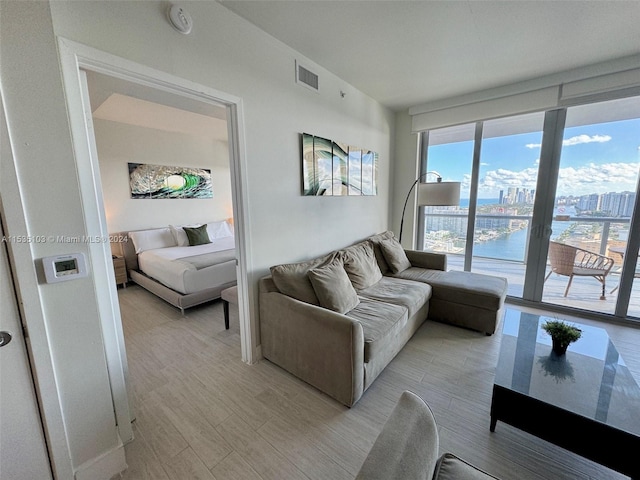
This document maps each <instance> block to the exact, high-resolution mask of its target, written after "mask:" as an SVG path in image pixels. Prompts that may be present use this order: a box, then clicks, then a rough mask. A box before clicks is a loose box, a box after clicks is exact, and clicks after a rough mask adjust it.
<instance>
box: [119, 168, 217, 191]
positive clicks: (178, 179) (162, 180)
mask: <svg viewBox="0 0 640 480" xmlns="http://www.w3.org/2000/svg"><path fill="white" fill-rule="evenodd" d="M129 188H130V189H131V198H135V199H153V198H165V199H166V198H174V199H181V198H213V187H212V185H211V170H209V169H208V168H188V167H171V166H167V165H150V164H148V163H129Z"/></svg>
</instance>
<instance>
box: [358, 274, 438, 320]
mask: <svg viewBox="0 0 640 480" xmlns="http://www.w3.org/2000/svg"><path fill="white" fill-rule="evenodd" d="M358 295H360V297H361V298H362V297H366V298H369V299H371V300H377V301H379V302H385V303H393V304H395V305H401V306H403V307H406V308H407V310H409V316H410V317H411V316H412V315H413V314H414V313H416V312H417V311H418V310H419V309H420V308H422V306H423V305H424V304H425V303H427V302H428V301H429V299H430V298H431V286H430V285H428V284H426V283H422V282H413V281H410V280H404V279H401V278H394V277H382V278H381V279H380V281H379V282H378V283H376V284H375V285H372V286H371V287H369V288H365V289H364V290H360V291H359V292H358Z"/></svg>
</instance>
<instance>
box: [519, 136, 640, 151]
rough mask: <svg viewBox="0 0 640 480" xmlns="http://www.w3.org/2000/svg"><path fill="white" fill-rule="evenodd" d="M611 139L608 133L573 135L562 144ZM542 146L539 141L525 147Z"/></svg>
mask: <svg viewBox="0 0 640 480" xmlns="http://www.w3.org/2000/svg"><path fill="white" fill-rule="evenodd" d="M609 140H611V136H610V135H591V136H589V135H585V134H582V135H576V136H575V137H571V138H567V139H565V140H563V141H562V146H564V147H571V146H573V145H580V144H582V143H594V142H596V143H604V142H608V141H609ZM541 146H542V144H541V143H527V144H526V145H525V147H527V148H540V147H541ZM638 148H640V147H638Z"/></svg>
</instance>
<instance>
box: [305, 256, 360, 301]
mask: <svg viewBox="0 0 640 480" xmlns="http://www.w3.org/2000/svg"><path fill="white" fill-rule="evenodd" d="M309 280H311V285H312V286H313V290H314V292H315V293H316V295H317V297H318V300H319V301H320V306H321V307H324V308H328V309H329V310H333V311H334V312H338V313H347V312H349V311H351V310H353V309H354V308H355V307H356V306H357V305H358V304H359V303H360V299H359V298H358V294H357V293H356V291H355V289H354V288H353V285H351V280H349V276H348V275H347V272H345V270H344V267H343V266H342V261H341V260H340V259H335V260H334V261H332V262H331V263H329V264H327V265H324V266H322V267H318V268H314V269H312V270H309Z"/></svg>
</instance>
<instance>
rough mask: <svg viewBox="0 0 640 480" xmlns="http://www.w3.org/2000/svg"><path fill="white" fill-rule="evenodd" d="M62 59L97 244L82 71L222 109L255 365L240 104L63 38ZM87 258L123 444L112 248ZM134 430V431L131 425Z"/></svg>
mask: <svg viewBox="0 0 640 480" xmlns="http://www.w3.org/2000/svg"><path fill="white" fill-rule="evenodd" d="M59 50H60V61H61V66H62V74H63V85H64V89H65V94H66V95H65V96H66V100H67V105H68V109H69V118H70V124H71V132H72V139H73V144H74V149H75V151H76V162H77V169H78V178H79V183H80V190H81V191H80V194H81V199H82V202H83V207H84V209H83V211H84V215H85V224H86V226H87V235H88V236H89V237H92V238H108V237H109V231H108V227H107V221H106V215H105V210H104V206H103V205H102V198H103V195H102V186H101V185H100V182H99V181H98V180H99V178H96V172H97V171H99V164H98V160H97V154H96V148H95V141H94V136H93V132H92V131H91V108H90V101H89V92H88V90H87V88H86V84H84V83H83V82H82V75H81V72H82V71H83V70H85V71H90V72H95V73H99V74H102V75H106V76H110V77H114V78H117V79H120V80H125V81H127V82H130V83H133V84H137V85H143V86H146V87H149V88H151V89H155V90H158V91H160V92H170V93H173V94H174V95H177V96H180V97H184V98H185V99H189V100H191V101H193V102H202V103H206V104H214V105H217V106H220V105H223V106H224V108H225V110H226V116H227V123H228V139H229V141H228V144H229V157H230V167H231V168H230V170H231V185H232V197H233V215H232V217H233V219H234V230H235V239H236V259H237V273H238V274H237V281H238V293H239V303H238V310H239V321H240V338H241V354H242V360H243V361H244V362H246V363H249V364H251V363H254V362H255V361H256V359H257V355H258V354H257V349H256V346H255V339H254V338H253V337H254V336H253V334H252V331H253V328H252V323H251V318H250V315H249V301H248V299H249V298H250V291H249V287H248V282H247V271H248V267H247V264H248V252H250V249H251V248H250V237H249V235H248V214H247V209H246V201H245V192H246V191H247V185H246V174H245V172H246V160H245V154H244V132H243V129H242V126H243V123H244V122H243V113H242V100H241V99H240V98H238V97H234V96H232V95H229V94H226V93H224V92H220V91H217V90H214V89H211V88H209V87H205V86H203V85H197V84H194V83H192V82H190V81H187V80H184V79H181V78H179V77H175V76H172V75H170V74H167V73H165V72H161V71H158V70H154V69H151V68H148V67H145V66H143V65H140V64H137V63H135V62H131V61H128V60H125V59H122V58H119V57H115V56H112V55H109V54H106V53H104V52H101V51H99V50H96V49H93V48H90V47H87V46H85V45H81V44H78V43H76V42H73V41H70V40H67V39H64V38H60V39H59ZM89 247H90V249H89V256H90V257H91V263H92V265H93V267H94V273H95V282H96V292H97V293H96V296H97V299H98V303H99V308H100V317H101V325H102V331H103V338H104V344H105V355H106V358H107V362H108V364H109V377H110V381H111V390H112V396H113V402H114V409H115V412H116V417H117V420H118V428H119V430H120V435H121V438H122V439H123V441H127V440H128V439H130V438H131V436H132V432H131V429H130V425H129V423H130V418H131V415H130V411H129V401H128V396H127V387H126V383H127V378H126V376H127V360H126V353H125V348H124V338H123V333H122V323H121V321H120V312H119V309H118V296H117V290H116V286H115V283H114V282H113V281H112V280H113V276H112V275H111V274H110V273H108V272H109V271H113V264H112V259H111V250H110V245H108V243H106V242H103V243H92V244H91V245H90V246H89ZM127 425H129V427H127Z"/></svg>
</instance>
